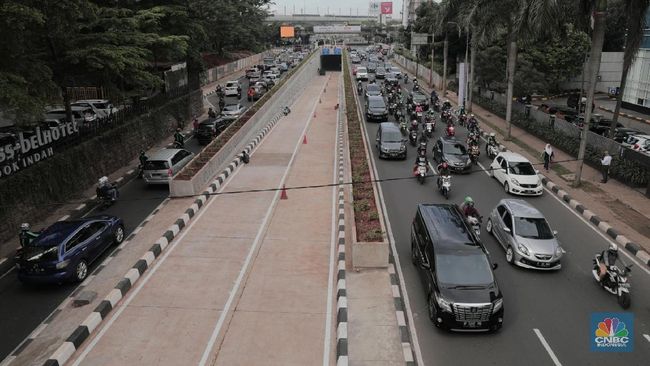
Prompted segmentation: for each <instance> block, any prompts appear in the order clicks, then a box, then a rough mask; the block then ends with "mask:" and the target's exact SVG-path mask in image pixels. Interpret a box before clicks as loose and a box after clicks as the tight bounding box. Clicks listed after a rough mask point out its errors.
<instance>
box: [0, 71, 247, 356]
mask: <svg viewBox="0 0 650 366" xmlns="http://www.w3.org/2000/svg"><path fill="white" fill-rule="evenodd" d="M240 82H241V84H242V99H241V100H240V102H241V103H242V104H243V105H245V106H249V105H250V104H252V103H250V102H248V101H247V100H246V90H247V88H248V81H247V80H246V78H245V77H242V78H240ZM235 100H236V97H227V98H226V103H228V102H234V101H235ZM208 102H209V103H211V104H213V105H215V106H216V105H218V98H217V96H216V94H212V95H210V96H208ZM185 148H186V149H188V150H190V151H192V152H193V153H198V152H199V151H201V149H202V148H203V146H201V145H199V143H198V142H197V140H196V139H195V138H189V139H188V140H186V143H185ZM168 196H169V190H168V187H167V186H166V185H163V186H148V185H147V184H145V183H144V181H142V180H141V179H134V180H132V181H130V182H128V183H126V184H125V185H124V186H122V187H120V199H119V201H118V202H116V203H115V204H114V205H113V206H111V207H109V208H107V209H106V210H104V211H102V212H101V213H106V214H110V215H115V216H118V217H121V218H122V219H123V220H124V224H125V232H126V233H127V235H128V234H130V233H131V232H132V231H133V230H134V229H135V228H136V227H137V226H138V225H139V224H140V222H142V221H143V220H144V219H145V218H146V217H147V216H149V215H150V214H151V212H152V211H153V210H154V209H155V208H156V207H157V206H158V205H159V204H160V203H161V202H162V201H163V200H165V199H166V198H167V197H168ZM97 213H98V212H97V211H91V212H90V213H89V214H88V215H89V216H91V215H93V214H97ZM109 254H110V253H109V252H107V253H105V254H104V257H106V256H108V255H109ZM118 258H119V256H118ZM102 261H103V258H100V259H98V260H97V261H95V263H94V265H93V266H91V270H94V268H95V267H96V266H97V265H98V264H99V263H101V262H102ZM76 288H77V284H62V285H39V286H36V285H23V284H22V283H21V282H20V281H18V278H17V276H16V270H15V269H13V268H12V269H11V270H10V271H9V272H5V273H2V274H0V314H1V315H0V317H1V321H0V362H1V360H2V359H4V358H5V357H7V356H9V355H10V354H11V353H12V351H13V350H14V349H15V348H16V347H17V346H18V345H19V344H20V343H21V342H22V341H23V340H24V339H25V338H26V337H28V336H29V334H30V333H31V332H32V331H33V330H34V329H35V328H37V327H38V326H39V325H40V324H41V323H42V322H43V321H44V320H46V319H47V317H48V316H49V315H50V314H51V313H52V312H53V311H54V310H55V309H56V308H57V307H58V305H59V304H60V303H61V302H62V301H63V300H65V299H66V297H68V296H70V294H71V293H73V292H74V290H75V289H76Z"/></svg>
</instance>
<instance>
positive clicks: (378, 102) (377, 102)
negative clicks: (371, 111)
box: [368, 98, 386, 108]
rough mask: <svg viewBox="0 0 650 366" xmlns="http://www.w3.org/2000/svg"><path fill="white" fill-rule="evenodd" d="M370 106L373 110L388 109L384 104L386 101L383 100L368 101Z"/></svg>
mask: <svg viewBox="0 0 650 366" xmlns="http://www.w3.org/2000/svg"><path fill="white" fill-rule="evenodd" d="M368 105H369V106H370V107H373V108H382V107H386V104H384V100H383V99H381V98H376V99H375V98H372V99H370V100H368Z"/></svg>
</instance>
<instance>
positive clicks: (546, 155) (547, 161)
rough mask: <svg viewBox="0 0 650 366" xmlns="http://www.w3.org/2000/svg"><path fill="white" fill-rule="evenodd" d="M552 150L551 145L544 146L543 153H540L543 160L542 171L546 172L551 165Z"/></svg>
mask: <svg viewBox="0 0 650 366" xmlns="http://www.w3.org/2000/svg"><path fill="white" fill-rule="evenodd" d="M553 155H554V153H553V148H552V147H551V144H546V146H545V147H544V151H543V152H542V159H543V160H544V169H546V171H547V172H548V168H549V166H550V165H551V161H552V160H553Z"/></svg>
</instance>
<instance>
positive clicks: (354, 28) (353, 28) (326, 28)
mask: <svg viewBox="0 0 650 366" xmlns="http://www.w3.org/2000/svg"><path fill="white" fill-rule="evenodd" d="M314 33H361V26H360V25H315V26H314Z"/></svg>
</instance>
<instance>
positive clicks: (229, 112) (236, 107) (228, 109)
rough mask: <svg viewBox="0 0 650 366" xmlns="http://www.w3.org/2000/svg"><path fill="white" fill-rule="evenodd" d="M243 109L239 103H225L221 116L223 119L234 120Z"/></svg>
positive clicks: (244, 108)
mask: <svg viewBox="0 0 650 366" xmlns="http://www.w3.org/2000/svg"><path fill="white" fill-rule="evenodd" d="M245 110H246V107H244V106H243V105H241V104H240V103H233V104H226V105H225V106H224V107H223V110H222V111H221V117H223V118H225V119H230V120H235V119H237V118H239V117H240V116H241V115H242V114H243V113H244V111H245Z"/></svg>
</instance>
